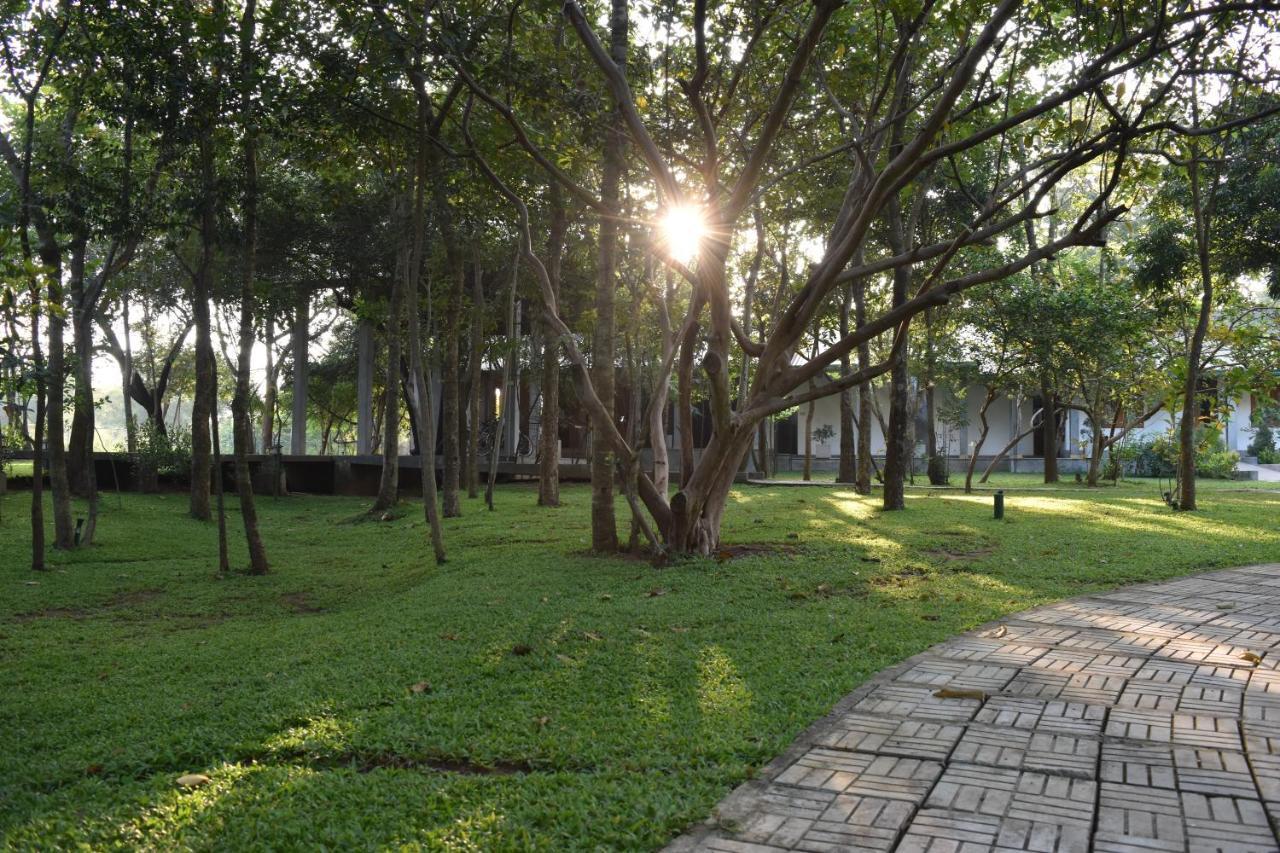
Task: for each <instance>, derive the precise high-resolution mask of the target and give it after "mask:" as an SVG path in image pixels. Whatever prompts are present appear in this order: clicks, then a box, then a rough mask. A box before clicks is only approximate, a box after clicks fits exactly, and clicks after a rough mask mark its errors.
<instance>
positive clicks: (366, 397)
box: [356, 317, 429, 455]
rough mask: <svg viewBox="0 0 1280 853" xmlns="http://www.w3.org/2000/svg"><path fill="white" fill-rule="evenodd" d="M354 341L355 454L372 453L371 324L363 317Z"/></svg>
mask: <svg viewBox="0 0 1280 853" xmlns="http://www.w3.org/2000/svg"><path fill="white" fill-rule="evenodd" d="M356 341H357V346H356V349H357V355H356V452H357V453H372V452H373V323H371V322H370V321H369V320H367V319H365V318H363V317H361V318H360V320H359V322H358V324H357V325H356ZM410 359H411V360H412V355H411V356H410ZM427 455H429V454H427Z"/></svg>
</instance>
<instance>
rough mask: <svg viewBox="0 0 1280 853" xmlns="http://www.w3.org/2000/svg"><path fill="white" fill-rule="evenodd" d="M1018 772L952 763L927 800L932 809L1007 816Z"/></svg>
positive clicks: (926, 802)
mask: <svg viewBox="0 0 1280 853" xmlns="http://www.w3.org/2000/svg"><path fill="white" fill-rule="evenodd" d="M1018 775H1019V774H1018V771H1016V770H1007V769H1002V768H995V767H987V766H981V765H977V764H951V765H949V766H948V767H947V769H946V771H945V772H944V773H943V774H942V778H941V779H939V780H938V783H937V784H936V785H934V787H933V792H932V793H931V794H930V795H929V799H928V800H927V801H925V806H926V807H928V808H940V809H951V810H953V811H960V812H971V813H974V814H984V815H990V816H993V817H1003V816H1004V814H1005V812H1007V811H1008V809H1009V804H1010V803H1012V802H1013V793H1014V790H1015V789H1016V788H1017V785H1018Z"/></svg>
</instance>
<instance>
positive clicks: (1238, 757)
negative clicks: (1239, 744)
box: [1173, 746, 1258, 799]
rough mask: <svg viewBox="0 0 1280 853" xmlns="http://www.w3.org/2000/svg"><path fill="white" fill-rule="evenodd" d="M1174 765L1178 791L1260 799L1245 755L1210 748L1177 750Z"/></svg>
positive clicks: (1174, 754)
mask: <svg viewBox="0 0 1280 853" xmlns="http://www.w3.org/2000/svg"><path fill="white" fill-rule="evenodd" d="M1173 763H1174V765H1175V766H1176V767H1177V769H1178V788H1179V789H1180V790H1182V791H1199V792H1200V793H1202V794H1225V795H1227V796H1232V797H1244V798H1246V799H1256V798H1257V797H1258V789H1257V787H1256V786H1255V785H1254V783H1253V773H1252V772H1251V771H1250V769H1249V763H1248V761H1246V760H1245V756H1244V753H1243V752H1234V751H1232V750H1227V749H1210V748H1207V747H1190V746H1175V747H1174V750H1173Z"/></svg>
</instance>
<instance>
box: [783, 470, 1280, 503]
mask: <svg viewBox="0 0 1280 853" xmlns="http://www.w3.org/2000/svg"><path fill="white" fill-rule="evenodd" d="M803 475H804V472H802V471H799V470H796V471H778V472H776V473H775V474H774V475H773V479H775V480H786V481H791V480H799V479H801V478H802V477H803ZM981 476H982V473H981V471H979V472H977V473H975V474H974V475H973V487H974V491H975V492H977V491H979V490H981V491H985V492H989V491H991V490H992V489H1006V490H1007V489H1037V490H1044V489H1054V490H1058V489H1083V490H1085V491H1091V492H1092V491H1104V490H1114V491H1116V492H1123V493H1125V494H1130V495H1155V496H1158V495H1159V494H1160V492H1161V491H1162V490H1163V489H1167V488H1169V481H1168V480H1158V479H1155V478H1153V477H1126V478H1125V479H1123V480H1120V481H1118V482H1115V483H1112V482H1111V481H1110V480H1105V481H1103V483H1102V484H1101V485H1100V486H1098V487H1096V489H1091V488H1090V487H1089V486H1088V485H1086V484H1085V483H1077V482H1076V479H1075V474H1062V475H1060V476H1061V479H1060V480H1059V481H1058V482H1057V483H1045V481H1044V474H1031V473H1022V474H1011V473H1009V472H1007V471H1005V472H1000V471H997V472H994V473H992V475H991V477H990V478H988V480H987V482H985V483H979V482H978V480H979V479H980V478H981ZM915 480H916V482H915V485H914V486H908V487H907V488H916V489H931V488H937V487H935V486H930V485H929V477H928V476H927V475H926V474H925V473H924V472H923V471H919V472H917V473H916V477H915ZM835 481H836V472H835V471H814V472H813V475H812V482H815V483H835ZM872 485H874V486H876V487H877V488H878V484H876V483H875V482H874V481H872ZM949 488H952V489H956V490H959V491H964V467H963V466H960V467H953V468H952V469H951V483H950V484H949ZM1240 489H1280V482H1269V481H1259V480H1196V491H1197V492H1203V491H1210V492H1219V491H1223V490H1226V491H1238V490H1240Z"/></svg>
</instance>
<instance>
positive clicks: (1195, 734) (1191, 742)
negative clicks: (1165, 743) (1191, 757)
mask: <svg viewBox="0 0 1280 853" xmlns="http://www.w3.org/2000/svg"><path fill="white" fill-rule="evenodd" d="M1173 742H1174V743H1175V744H1180V745H1183V746H1208V747H1214V748H1217V749H1234V750H1236V751H1237V752H1239V751H1241V750H1242V749H1244V744H1243V743H1241V741H1240V723H1239V722H1238V721H1237V719H1236V718H1234V717H1230V718H1229V717H1210V716H1207V715H1204V714H1174V715H1173Z"/></svg>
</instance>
